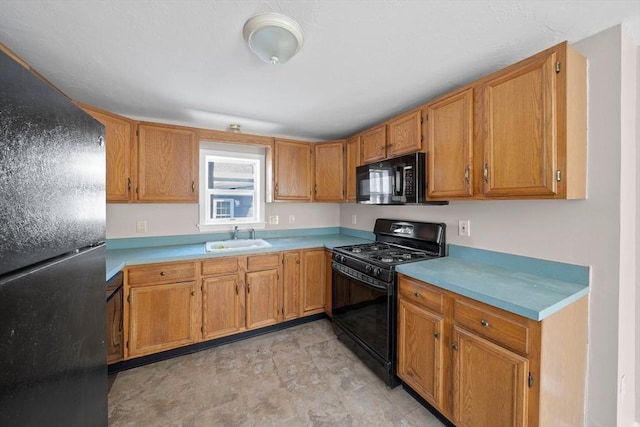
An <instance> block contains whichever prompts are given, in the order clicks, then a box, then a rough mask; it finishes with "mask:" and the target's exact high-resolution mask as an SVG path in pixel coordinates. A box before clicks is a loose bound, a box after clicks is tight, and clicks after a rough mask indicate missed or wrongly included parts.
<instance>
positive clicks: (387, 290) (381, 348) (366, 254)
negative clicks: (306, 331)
mask: <svg viewBox="0 0 640 427" xmlns="http://www.w3.org/2000/svg"><path fill="white" fill-rule="evenodd" d="M373 231H374V234H375V236H376V241H375V242H374V243H368V244H361V245H353V246H339V247H336V248H334V249H333V261H332V263H331V267H332V298H333V299H332V316H333V329H334V332H335V333H336V335H337V336H338V338H339V339H340V340H341V341H343V342H344V343H345V344H347V346H348V347H349V348H350V349H351V350H352V351H353V352H354V353H356V354H357V355H358V356H359V357H360V358H361V359H362V360H363V362H365V363H366V364H367V365H368V366H369V368H371V369H372V370H373V371H374V372H375V373H376V374H378V376H380V377H381V378H382V379H383V380H384V381H385V382H386V383H387V384H388V385H389V386H391V387H395V386H396V385H398V384H399V383H400V381H399V379H398V378H397V377H396V374H395V363H396V294H397V289H396V273H395V266H396V265H399V264H405V263H408V262H417V261H425V260H429V259H432V258H437V257H443V256H445V251H446V236H445V234H446V226H445V224H443V223H430V222H416V221H401V220H392V219H378V220H376V224H375V227H374V230H373Z"/></svg>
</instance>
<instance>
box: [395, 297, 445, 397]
mask: <svg viewBox="0 0 640 427" xmlns="http://www.w3.org/2000/svg"><path fill="white" fill-rule="evenodd" d="M443 325H444V320H443V318H442V316H439V315H437V314H435V313H431V312H429V311H428V310H425V309H423V308H420V307H418V306H417V305H414V304H411V303H408V302H407V301H405V300H403V299H400V300H399V304H398V376H399V377H400V378H402V380H404V382H406V383H407V384H408V385H409V386H411V388H413V389H414V390H415V391H417V392H418V393H419V394H420V395H421V396H422V397H423V398H425V399H426V400H427V401H428V402H429V403H431V404H432V405H434V406H435V407H439V406H440V405H441V402H442V390H443V384H444V381H443V375H444V370H443V367H442V354H443V345H442V328H443Z"/></svg>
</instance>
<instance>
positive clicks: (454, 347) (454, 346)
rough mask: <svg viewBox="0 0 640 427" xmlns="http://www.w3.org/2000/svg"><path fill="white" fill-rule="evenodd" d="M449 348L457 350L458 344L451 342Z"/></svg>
mask: <svg viewBox="0 0 640 427" xmlns="http://www.w3.org/2000/svg"><path fill="white" fill-rule="evenodd" d="M451 348H452V349H454V350H456V351H458V344H457V343H455V342H454V343H453V344H451Z"/></svg>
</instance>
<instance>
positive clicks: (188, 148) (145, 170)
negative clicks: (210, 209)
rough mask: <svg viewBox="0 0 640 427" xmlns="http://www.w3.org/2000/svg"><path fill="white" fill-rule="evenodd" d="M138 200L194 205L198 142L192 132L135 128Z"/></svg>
mask: <svg viewBox="0 0 640 427" xmlns="http://www.w3.org/2000/svg"><path fill="white" fill-rule="evenodd" d="M138 200H139V201H142V202H197V201H198V141H197V138H196V132H195V131H193V130H190V129H184V128H171V127H163V126H155V125H139V126H138Z"/></svg>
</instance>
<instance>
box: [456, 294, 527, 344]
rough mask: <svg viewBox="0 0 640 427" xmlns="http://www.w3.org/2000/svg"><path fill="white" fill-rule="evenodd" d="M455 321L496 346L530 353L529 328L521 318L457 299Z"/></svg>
mask: <svg viewBox="0 0 640 427" xmlns="http://www.w3.org/2000/svg"><path fill="white" fill-rule="evenodd" d="M453 319H454V322H455V323H456V324H458V325H460V326H462V327H464V328H465V329H467V330H470V331H473V332H475V333H477V334H478V335H481V336H482V337H484V338H486V339H488V340H490V341H493V342H495V343H496V344H499V345H502V346H504V347H507V348H509V349H511V350H513V351H516V352H519V353H521V354H528V353H529V350H530V338H529V327H528V326H527V323H526V322H527V321H526V319H524V318H521V317H520V316H517V315H515V314H511V313H507V312H504V311H502V310H500V309H497V308H493V307H488V306H485V305H479V304H477V303H473V302H470V301H466V300H461V299H457V298H456V300H455V302H454V316H453Z"/></svg>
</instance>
